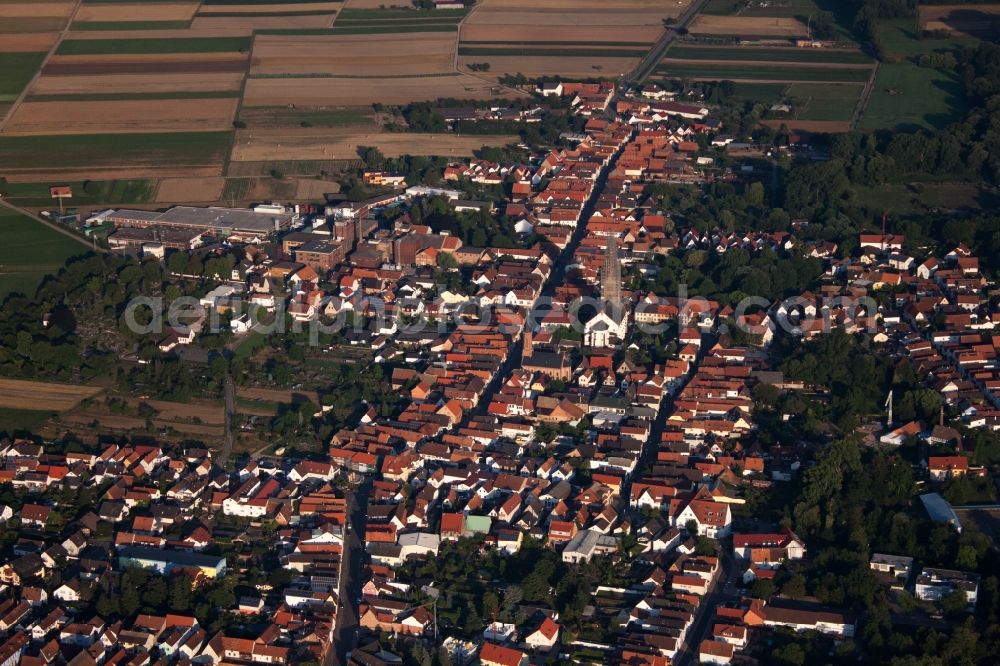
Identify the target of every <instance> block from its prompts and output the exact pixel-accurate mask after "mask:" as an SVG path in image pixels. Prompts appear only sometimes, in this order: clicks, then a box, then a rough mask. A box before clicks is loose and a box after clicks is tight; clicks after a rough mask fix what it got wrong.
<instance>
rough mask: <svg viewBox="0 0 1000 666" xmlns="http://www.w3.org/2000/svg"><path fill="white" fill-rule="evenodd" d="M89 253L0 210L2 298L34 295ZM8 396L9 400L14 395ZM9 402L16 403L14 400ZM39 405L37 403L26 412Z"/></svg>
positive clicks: (81, 247)
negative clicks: (54, 275) (70, 263)
mask: <svg viewBox="0 0 1000 666" xmlns="http://www.w3.org/2000/svg"><path fill="white" fill-rule="evenodd" d="M87 251H88V250H87V248H86V247H85V246H84V245H83V244H82V243H80V242H78V241H75V240H73V239H72V238H69V237H67V236H64V235H62V234H60V233H58V232H57V231H55V230H53V229H50V228H49V227H46V226H45V225H43V224H41V223H40V222H38V221H36V220H32V219H30V218H27V217H24V216H23V215H20V214H18V213H14V212H13V211H8V210H7V209H5V208H0V299H3V298H5V297H6V296H7V294H10V293H12V292H21V293H24V294H27V295H33V294H34V293H35V289H36V288H37V287H38V285H39V284H40V283H41V281H42V279H43V278H44V277H45V276H46V275H48V274H49V273H51V272H53V271H58V270H59V269H60V268H62V267H63V265H64V264H65V263H66V260H67V259H69V258H70V257H74V256H77V255H79V254H86V253H87ZM3 381H8V380H0V390H2V387H3ZM70 388H72V387H70ZM5 395H8V397H10V396H12V395H13V394H12V393H7V394H5ZM10 399H11V400H13V398H12V397H11V398H10ZM37 405H38V402H37V401H36V402H35V403H34V405H33V406H29V407H25V409H32V408H34V407H37ZM5 406H7V407H19V405H11V404H6V405H5ZM21 406H23V405H21Z"/></svg>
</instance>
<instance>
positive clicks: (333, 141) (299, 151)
mask: <svg viewBox="0 0 1000 666" xmlns="http://www.w3.org/2000/svg"><path fill="white" fill-rule="evenodd" d="M518 140H519V139H518V137H516V136H507V135H500V136H497V135H482V136H457V135H455V134H422V133H410V132H371V133H367V134H363V133H360V132H357V131H352V130H350V129H345V130H341V131H337V130H330V129H314V128H308V129H286V130H281V129H273V130H271V129H268V130H254V131H251V130H240V131H238V132H237V133H236V140H235V142H234V144H233V154H232V160H233V161H243V162H262V161H274V160H337V159H343V160H346V159H355V158H357V156H358V147H359V146H375V147H377V148H378V149H379V150H381V151H382V153H383V154H385V155H386V156H388V157H399V156H401V155H444V156H450V157H463V156H470V155H472V152H473V151H474V150H478V149H479V148H482V147H483V146H505V145H507V144H509V143H516V142H517V141H518Z"/></svg>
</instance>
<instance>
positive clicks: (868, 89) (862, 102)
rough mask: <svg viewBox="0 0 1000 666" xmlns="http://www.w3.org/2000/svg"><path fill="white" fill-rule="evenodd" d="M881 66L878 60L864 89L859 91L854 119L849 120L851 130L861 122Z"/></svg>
mask: <svg viewBox="0 0 1000 666" xmlns="http://www.w3.org/2000/svg"><path fill="white" fill-rule="evenodd" d="M881 66H882V62H881V61H879V60H876V61H875V66H874V67H872V75H871V76H870V77H868V83H867V84H866V85H865V89H864V90H862V91H861V99H859V100H858V106H857V107H856V108H855V109H854V117H853V118H851V129H852V130H856V129H857V128H858V124H859V123H860V122H861V118H862V116H864V115H865V108H867V106H868V99H869V98H870V97H871V96H872V92H873V91H874V90H875V79H876V78H877V77H878V70H879V68H880V67H881Z"/></svg>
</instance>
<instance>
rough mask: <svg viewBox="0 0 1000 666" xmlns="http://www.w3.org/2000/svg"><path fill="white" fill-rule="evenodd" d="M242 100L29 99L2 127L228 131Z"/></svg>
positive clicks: (25, 130)
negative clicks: (32, 100) (69, 103)
mask: <svg viewBox="0 0 1000 666" xmlns="http://www.w3.org/2000/svg"><path fill="white" fill-rule="evenodd" d="M238 102H239V100H237V99H235V98H229V99H176V100H116V101H108V102H74V103H73V105H72V106H71V107H70V106H68V105H67V104H65V103H63V102H25V103H24V104H21V105H20V106H19V107H17V110H16V111H15V112H14V115H13V116H11V117H10V118H9V119H8V121H7V125H6V127H5V128H4V134H5V135H6V136H17V135H21V136H25V135H36V134H45V135H52V134H106V133H145V132H181V131H213V130H226V129H229V128H230V127H231V126H232V122H233V116H234V115H235V114H236V107H237V104H238Z"/></svg>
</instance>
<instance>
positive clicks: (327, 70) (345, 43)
mask: <svg viewBox="0 0 1000 666" xmlns="http://www.w3.org/2000/svg"><path fill="white" fill-rule="evenodd" d="M252 56H253V57H252V60H251V63H250V74H251V75H252V76H253V75H275V74H296V75H304V74H333V75H339V76H410V75H415V74H444V73H448V72H452V71H454V69H453V67H454V59H455V36H454V35H451V34H448V33H440V32H415V33H407V34H406V38H405V39H400V38H399V35H395V34H384V35H383V34H376V35H314V36H298V35H297V36H270V35H260V36H258V37H257V38H256V39H255V40H254V47H253V54H252Z"/></svg>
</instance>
